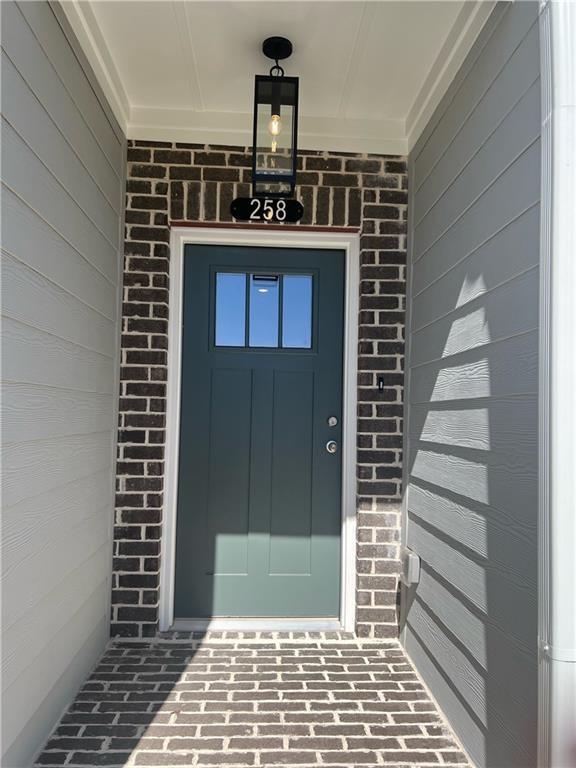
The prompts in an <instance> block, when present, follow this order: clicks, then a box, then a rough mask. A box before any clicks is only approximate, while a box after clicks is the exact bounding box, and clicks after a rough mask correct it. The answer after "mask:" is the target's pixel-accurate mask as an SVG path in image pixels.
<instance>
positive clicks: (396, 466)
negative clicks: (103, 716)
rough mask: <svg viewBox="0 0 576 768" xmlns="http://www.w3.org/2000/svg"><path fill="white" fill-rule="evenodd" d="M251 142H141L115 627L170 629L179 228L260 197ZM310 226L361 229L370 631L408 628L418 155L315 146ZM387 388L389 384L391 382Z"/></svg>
mask: <svg viewBox="0 0 576 768" xmlns="http://www.w3.org/2000/svg"><path fill="white" fill-rule="evenodd" d="M250 165H251V154H250V150H249V149H248V148H246V147H236V146H204V145H192V144H179V143H172V142H152V141H150V142H147V141H132V142H130V146H129V149H128V181H127V190H126V191H127V197H126V242H125V271H124V317H123V328H122V331H123V335H122V373H121V376H122V382H121V400H120V413H121V417H120V430H119V453H118V458H119V464H118V497H117V512H116V530H115V561H114V563H115V566H114V568H115V570H114V593H113V632H114V633H115V634H118V635H127V636H133V635H140V636H150V635H153V634H154V633H155V632H156V630H157V627H158V600H159V571H160V549H161V536H162V520H163V513H164V509H163V505H164V496H163V489H164V469H165V467H164V444H165V410H166V383H165V382H166V378H167V347H168V337H167V333H168V313H169V311H170V308H169V306H168V287H169V283H168V281H169V268H170V253H169V233H170V229H169V223H170V221H185V222H190V223H195V222H212V223H214V224H215V225H217V224H219V223H229V222H231V221H232V217H231V215H230V202H231V201H232V200H233V198H234V197H237V196H242V195H244V196H246V195H249V194H250V191H251V186H250V179H251V170H250ZM298 185H299V186H298V187H297V190H296V196H297V197H298V198H299V199H300V200H301V201H302V202H303V204H304V210H305V212H304V217H303V219H302V222H301V223H302V224H303V225H315V226H320V227H321V226H324V227H325V226H334V227H349V228H350V229H351V230H352V231H354V230H357V229H360V231H361V239H360V246H361V274H360V278H361V284H360V293H361V296H360V335H359V346H358V362H359V375H358V400H359V405H358V466H357V474H358V480H357V482H358V508H359V518H358V522H359V526H358V550H357V551H358V556H357V598H358V610H357V629H358V632H359V633H360V634H361V635H362V636H367V637H369V636H378V637H388V636H394V635H396V634H397V631H398V629H397V617H396V594H397V574H398V539H399V522H400V521H399V500H400V493H401V489H400V484H401V472H402V463H401V462H402V457H401V448H402V387H403V379H404V375H403V349H404V341H403V339H404V295H405V281H404V270H405V259H406V243H405V240H406V235H405V231H406V203H407V191H406V188H407V177H406V162H405V159H404V158H401V157H382V156H365V155H354V154H336V153H322V152H302V153H301V154H300V157H299V174H298ZM380 375H382V376H384V381H385V386H384V389H383V390H382V391H378V389H377V386H376V384H377V378H378V376H380Z"/></svg>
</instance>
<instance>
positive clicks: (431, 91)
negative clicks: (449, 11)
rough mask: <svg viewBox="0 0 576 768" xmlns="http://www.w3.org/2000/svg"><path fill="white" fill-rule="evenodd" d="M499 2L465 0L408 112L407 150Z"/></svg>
mask: <svg viewBox="0 0 576 768" xmlns="http://www.w3.org/2000/svg"><path fill="white" fill-rule="evenodd" d="M496 4H497V3H496V0H468V2H465V3H464V5H463V7H462V10H461V11H460V13H459V14H458V16H457V17H456V20H455V22H454V25H453V26H452V29H451V30H450V32H449V34H448V37H447V38H446V40H445V42H444V45H443V46H442V48H441V49H440V52H439V53H438V56H437V57H436V61H435V62H434V64H433V66H432V68H431V69H430V72H429V73H428V77H427V78H426V80H424V82H423V84H422V87H421V88H420V91H419V92H418V95H417V96H416V98H415V99H414V103H413V105H412V107H411V109H410V111H409V112H408V115H407V116H406V126H405V134H406V142H407V145H408V151H410V150H411V149H412V147H413V146H414V145H415V144H416V142H417V141H418V139H419V137H420V134H421V133H422V131H423V130H424V128H425V127H426V125H427V124H428V121H429V120H430V118H431V117H432V115H433V114H434V110H435V109H436V107H437V106H438V105H439V104H440V102H441V100H442V97H443V96H444V94H445V93H446V91H447V90H448V86H449V85H450V83H451V82H452V80H453V79H454V76H455V75H456V73H457V72H458V70H459V69H460V67H461V66H462V64H463V63H464V60H465V58H466V56H467V55H468V53H469V52H470V49H471V48H472V46H473V44H474V42H475V40H476V38H477V37H478V35H479V34H480V30H481V29H482V27H483V26H484V24H485V23H486V22H487V20H488V18H489V16H490V14H491V13H492V11H493V10H494V8H495V6H496Z"/></svg>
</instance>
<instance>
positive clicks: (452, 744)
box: [38, 632, 469, 768]
mask: <svg viewBox="0 0 576 768" xmlns="http://www.w3.org/2000/svg"><path fill="white" fill-rule="evenodd" d="M407 764H410V765H422V766H424V765H444V764H450V765H453V766H468V765H469V763H468V761H467V759H466V756H465V754H464V753H463V752H462V750H461V748H460V747H459V745H458V744H457V743H456V741H455V739H454V737H453V736H452V734H451V732H450V730H449V729H448V727H447V726H446V724H445V723H444V720H443V718H442V716H441V714H440V713H439V711H438V710H437V708H436V706H435V704H434V703H433V701H432V700H431V699H430V696H429V694H428V692H427V691H426V690H425V688H424V686H423V684H422V682H421V681H420V679H419V678H418V676H417V674H416V672H415V671H414V668H413V667H412V665H411V663H410V661H409V660H408V658H407V657H406V655H405V654H404V651H403V650H402V648H401V647H400V645H399V644H398V643H396V642H387V643H383V642H382V641H379V642H374V641H362V640H359V639H357V638H356V637H354V635H352V634H347V633H341V632H326V633H306V632H289V633H283V634H282V633H277V632H268V633H265V632H260V633H255V632H243V633H239V632H220V633H217V632H211V633H208V634H206V635H202V633H166V634H164V635H160V636H159V637H158V638H157V639H155V640H153V641H129V642H127V641H115V642H112V643H111V645H110V646H109V648H108V650H107V651H106V653H105V654H104V656H103V658H102V659H101V661H100V663H99V665H98V667H97V668H96V669H95V671H94V672H93V674H92V675H91V676H90V678H89V679H88V681H87V682H86V684H85V685H84V687H83V688H82V690H81V691H80V693H79V694H78V696H77V698H76V701H75V702H74V703H73V704H72V706H71V707H70V709H69V710H68V712H67V713H66V714H65V715H64V717H63V718H62V721H61V723H60V725H59V726H58V727H57V729H56V731H55V733H54V734H53V736H52V738H51V739H50V741H49V742H48V744H47V745H46V749H45V751H44V752H43V753H42V754H41V756H40V758H39V760H38V765H41V766H61V765H66V766H84V767H85V766H102V765H107V766H167V765H186V766H222V765H230V766H239V767H240V766H280V765H282V766H309V767H311V766H323V768H329V767H330V766H351V765H355V766H356V765H358V766H359V765H362V766H376V765H380V766H381V765H404V766H405V765H407Z"/></svg>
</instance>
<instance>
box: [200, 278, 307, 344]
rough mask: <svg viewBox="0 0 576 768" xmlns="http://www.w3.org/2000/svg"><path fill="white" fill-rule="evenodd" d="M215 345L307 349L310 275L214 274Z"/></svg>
mask: <svg viewBox="0 0 576 768" xmlns="http://www.w3.org/2000/svg"><path fill="white" fill-rule="evenodd" d="M215 293H216V295H215V302H214V304H215V323H214V327H215V331H214V344H215V346H216V347H244V348H251V349H254V348H261V349H311V348H312V325H313V314H314V313H313V300H314V298H313V297H314V278H313V275H305V274H267V273H262V274H260V273H238V272H217V273H216V290H215Z"/></svg>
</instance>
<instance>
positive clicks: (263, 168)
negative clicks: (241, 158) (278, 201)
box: [252, 37, 298, 198]
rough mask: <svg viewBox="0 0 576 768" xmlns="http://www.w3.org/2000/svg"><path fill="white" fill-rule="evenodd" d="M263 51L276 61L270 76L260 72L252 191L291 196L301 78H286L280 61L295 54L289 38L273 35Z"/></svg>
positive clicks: (268, 194) (256, 82)
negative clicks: (299, 82) (299, 81)
mask: <svg viewBox="0 0 576 768" xmlns="http://www.w3.org/2000/svg"><path fill="white" fill-rule="evenodd" d="M262 52H263V53H264V55H265V56H267V57H268V58H269V59H272V60H273V61H274V66H273V67H272V68H271V69H270V74H268V75H256V81H255V90H254V136H253V141H252V194H253V196H254V197H273V198H282V197H291V196H292V195H293V194H294V187H295V185H296V162H297V137H298V78H297V77H286V76H285V74H284V69H283V67H281V66H280V64H279V63H278V62H279V61H282V60H284V59H287V58H288V57H289V56H290V55H291V54H292V43H291V42H290V40H287V39H286V38H285V37H269V38H267V39H266V40H264V42H263V43H262Z"/></svg>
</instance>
